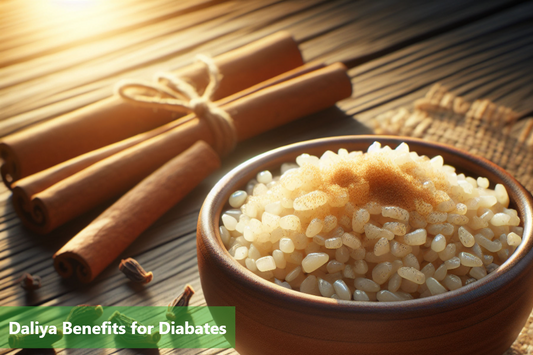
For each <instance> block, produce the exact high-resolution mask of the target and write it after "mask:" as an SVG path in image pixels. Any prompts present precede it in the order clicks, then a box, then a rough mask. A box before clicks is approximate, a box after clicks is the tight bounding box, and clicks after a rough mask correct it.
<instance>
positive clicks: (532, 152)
mask: <svg viewBox="0 0 533 355" xmlns="http://www.w3.org/2000/svg"><path fill="white" fill-rule="evenodd" d="M519 117H520V116H519V114H518V113H516V112H515V111H513V110H512V109H510V108H508V107H504V106H498V105H496V104H494V103H493V102H491V101H489V100H477V101H474V102H472V103H470V102H467V101H465V100H464V99H463V98H461V97H459V96H456V95H454V94H453V93H451V92H449V91H448V90H447V89H445V88H444V87H443V86H441V85H438V84H437V85H435V86H433V87H432V88H431V89H430V91H429V92H428V93H427V94H426V96H425V97H424V98H422V99H419V100H417V101H415V103H414V107H413V108H412V109H406V108H401V109H397V110H393V111H389V112H386V113H384V114H382V115H379V116H377V117H375V118H374V119H372V120H370V122H369V123H368V124H369V125H370V126H371V128H372V129H373V130H374V132H375V133H376V134H391V135H399V136H410V137H416V138H422V139H425V140H429V141H437V142H441V143H446V144H449V145H453V146H455V147H458V148H462V149H464V150H466V151H469V152H470V153H473V154H478V155H480V156H483V157H485V158H487V159H489V160H490V161H492V162H494V163H495V164H498V165H499V166H501V167H503V168H505V169H506V170H507V171H508V172H510V173H511V174H512V175H513V176H514V177H515V178H516V179H517V180H518V181H520V182H521V183H522V185H524V186H525V187H526V188H527V189H528V190H529V191H533V164H532V162H533V161H532V160H533V135H532V134H531V133H532V129H533V118H529V119H527V120H520V124H519V125H518V124H517V122H518V121H517V120H518V118H519ZM518 126H520V127H519V129H516V128H517V127H518ZM518 354H520V355H526V354H533V313H532V314H531V315H530V317H529V319H528V321H527V323H526V325H525V326H524V329H522V332H521V333H520V335H519V336H518V338H517V339H516V341H515V342H514V344H513V345H512V347H511V348H510V349H509V350H508V351H506V352H505V354H504V355H518Z"/></svg>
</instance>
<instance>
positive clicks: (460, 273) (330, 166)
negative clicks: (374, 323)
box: [220, 142, 523, 302]
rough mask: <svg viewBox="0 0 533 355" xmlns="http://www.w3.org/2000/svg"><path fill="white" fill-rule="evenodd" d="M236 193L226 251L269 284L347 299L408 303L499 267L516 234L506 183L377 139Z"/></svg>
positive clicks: (264, 177) (307, 159)
mask: <svg viewBox="0 0 533 355" xmlns="http://www.w3.org/2000/svg"><path fill="white" fill-rule="evenodd" d="M296 163H297V164H294V163H286V164H283V165H282V167H281V174H282V175H281V176H273V175H272V173H271V172H270V171H262V172H260V173H259V174H257V177H256V179H254V180H252V181H251V182H250V183H249V184H248V185H247V188H246V190H247V191H236V192H234V193H233V194H232V195H231V197H230V199H229V204H230V205H231V207H232V208H233V209H231V210H228V211H227V212H225V213H224V214H223V215H222V218H221V220H222V226H221V227H220V235H221V239H222V242H223V243H224V245H225V246H226V248H227V249H228V251H229V253H230V254H231V256H232V257H234V258H235V260H236V261H237V262H239V263H240V264H241V265H243V266H244V267H246V268H248V269H249V270H250V271H251V272H253V273H255V274H257V275H259V276H261V277H263V278H265V279H267V280H270V281H272V282H275V283H276V284H278V285H280V286H282V287H286V288H290V289H293V290H299V291H301V292H305V293H308V294H312V295H317V296H323V297H330V298H334V299H340V300H354V301H360V302H365V301H380V302H394V301H405V300H410V299H413V298H421V297H428V296H432V295H438V294H441V293H445V292H448V291H453V290H456V289H458V288H460V287H462V286H465V285H468V284H470V283H472V282H475V281H477V280H479V279H481V278H483V277H485V276H486V275H487V274H489V273H492V272H494V271H495V270H497V269H498V267H499V266H500V265H501V264H502V263H503V262H504V261H505V260H507V259H508V258H509V256H510V255H511V254H512V253H513V252H514V251H515V249H516V248H517V247H518V246H519V245H520V243H521V242H522V234H523V228H522V227H519V224H520V218H519V217H518V214H517V212H516V211H515V210H513V209H509V208H508V207H509V196H508V194H507V191H506V190H505V187H504V186H503V185H500V184H497V185H496V186H495V188H494V189H489V185H490V182H489V180H488V179H486V178H484V177H478V178H477V179H474V178H471V177H467V176H465V175H464V174H457V173H456V172H455V168H453V167H451V166H448V165H444V160H443V159H442V157H441V156H436V157H434V158H432V159H429V158H427V157H425V156H419V155H418V154H417V153H415V152H410V151H409V147H408V146H407V144H405V143H402V144H400V145H399V146H398V147H397V148H396V149H394V150H393V149H391V148H390V147H388V146H386V147H381V146H380V144H379V143H377V142H376V143H374V144H372V145H371V146H370V147H369V148H368V151H367V153H363V152H348V151H347V150H346V149H340V150H339V151H338V153H337V154H336V153H334V152H331V151H327V152H325V153H324V154H323V155H322V156H321V157H320V158H319V157H316V156H312V155H308V154H302V155H300V156H299V157H298V158H297V159H296Z"/></svg>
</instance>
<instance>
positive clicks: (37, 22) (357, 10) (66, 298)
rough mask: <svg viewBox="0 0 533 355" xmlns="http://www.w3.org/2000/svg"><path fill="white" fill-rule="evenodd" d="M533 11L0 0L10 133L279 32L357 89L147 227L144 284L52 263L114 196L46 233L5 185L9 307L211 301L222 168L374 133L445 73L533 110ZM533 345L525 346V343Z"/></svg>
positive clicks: (138, 249)
mask: <svg viewBox="0 0 533 355" xmlns="http://www.w3.org/2000/svg"><path fill="white" fill-rule="evenodd" d="M532 19H533V1H504V0H484V1H474V0H460V1H459V0H448V1H439V0H431V1H430V0H402V1H393V0H380V1H375V0H358V1H346V0H344V1H343V0H336V1H328V0H310V1H303V0H302V1H280V0H254V1H231V0H230V1H208V0H181V1H173V0H151V1H142V0H115V1H104V0H78V1H72V0H70V1H69V0H38V1H36V0H2V1H0V136H4V135H7V134H9V133H10V132H14V131H16V130H20V129H23V128H24V127H26V126H29V125H31V124H34V123H37V122H39V121H42V120H47V119H50V118H53V117H54V116H57V115H59V114H61V113H64V112H68V111H71V110H73V109H76V108H78V107H82V106H84V105H87V104H89V103H92V102H94V101H97V100H99V99H102V98H105V97H107V96H109V95H110V94H111V93H112V84H113V83H115V82H116V81H117V80H119V79H121V78H150V77H151V75H152V74H153V73H154V72H156V71H158V70H169V69H174V68H178V67H181V66H183V65H186V64H189V63H191V62H192V61H193V60H194V56H195V55H196V54H198V53H207V54H210V55H217V54H219V53H223V52H226V51H228V50H230V49H233V48H236V47H239V46H241V45H243V44H246V43H249V42H251V41H253V40H255V39H258V38H261V37H264V36H266V35H268V34H271V33H274V32H276V31H279V30H287V31H290V32H291V33H292V34H293V35H294V37H295V39H296V40H297V41H298V43H299V45H300V49H301V51H302V53H303V56H304V59H305V60H306V61H310V60H322V61H324V62H326V63H333V62H336V61H342V62H344V63H345V64H346V65H347V66H348V67H349V68H350V69H349V75H350V77H351V80H352V83H353V89H354V94H353V96H352V97H351V98H349V99H346V100H343V101H341V102H339V103H338V105H337V107H332V108H330V109H327V110H324V111H322V112H319V113H317V114H314V115H311V116H309V117H304V118H302V119H300V120H298V121H296V122H293V123H291V124H289V125H287V126H284V127H281V128H279V129H276V130H275V131H272V132H268V133H265V134H263V135H261V136H259V137H257V138H254V139H253V140H252V141H247V142H243V143H242V144H239V146H238V147H237V151H236V152H234V153H233V154H231V155H230V156H229V157H227V158H226V159H225V161H224V164H223V167H222V169H220V170H219V171H217V172H216V173H215V174H213V175H212V176H211V177H209V178H208V179H207V180H206V181H204V182H203V183H202V184H201V185H200V186H199V187H198V188H196V189H195V190H194V191H193V192H192V193H191V194H190V195H189V196H188V197H186V198H185V199H184V200H183V201H182V202H180V203H179V204H178V205H176V206H175V207H174V208H172V209H171V210H170V211H169V212H168V213H166V214H165V215H164V216H163V217H162V218H161V219H160V220H158V221H157V222H156V223H155V224H154V225H153V226H152V227H150V228H149V229H148V230H147V231H146V232H144V233H143V234H142V235H141V236H140V237H139V239H138V240H137V241H136V242H135V243H134V244H133V245H132V246H131V247H129V248H128V249H127V251H126V252H125V253H124V257H127V256H129V257H134V258H136V259H137V260H138V261H139V262H140V263H141V264H142V265H143V266H145V268H146V269H147V270H151V271H153V272H154V275H155V276H154V281H153V282H152V283H150V284H149V285H147V286H145V287H142V286H141V287H137V286H136V285H132V284H130V283H129V282H128V281H127V280H126V279H125V278H124V276H123V275H122V274H121V273H120V272H119V270H118V268H117V266H118V261H116V262H115V263H113V264H112V265H111V266H110V267H109V268H108V269H107V270H106V271H105V272H103V273H102V274H101V275H100V276H99V277H98V278H97V279H96V281H94V282H93V283H91V284H90V285H80V284H79V283H77V282H75V281H73V280H62V279H61V278H60V277H59V276H58V275H57V274H56V272H55V271H54V269H53V266H52V255H53V253H54V252H55V251H57V250H58V249H59V247H61V246H62V245H63V244H64V243H65V242H66V241H67V240H69V239H70V238H71V237H72V236H74V235H75V234H76V233H77V232H78V231H79V230H81V229H82V228H83V227H84V226H85V225H86V224H88V223H89V222H90V221H91V219H93V218H95V217H96V216H97V215H98V213H99V212H101V211H102V209H103V208H104V207H105V206H102V208H101V209H99V210H98V211H93V212H91V213H89V214H87V215H85V216H83V217H81V218H78V219H77V220H75V221H73V222H71V223H69V224H67V225H66V226H64V227H61V228H60V229H58V230H56V231H54V232H53V233H50V234H49V235H46V236H39V235H35V234H33V233H31V232H29V231H27V230H26V229H24V228H23V227H22V225H21V223H20V221H19V219H18V217H17V216H16V214H15V212H14V211H13V208H12V204H11V201H10V196H11V192H10V191H9V190H7V189H6V188H5V187H3V185H2V187H0V209H1V210H2V211H1V212H0V215H1V217H0V306H22V305H77V304H81V303H89V304H102V305H129V306H130V305H131V306H133V305H158V306H162V305H166V304H167V303H168V302H169V300H171V299H172V298H174V297H175V296H176V295H177V294H178V293H179V292H180V290H182V288H183V285H184V284H186V283H190V284H191V285H192V286H193V287H194V288H195V289H196V291H197V293H196V295H195V296H194V297H193V299H192V302H191V303H192V305H204V304H205V300H204V298H203V294H202V288H201V285H200V280H199V276H198V269H197V263H196V245H195V233H196V221H197V216H198V212H199V209H200V207H201V204H202V202H203V199H204V197H205V196H206V194H207V193H208V192H209V190H210V188H211V187H212V186H213V185H214V184H215V182H216V181H217V180H218V179H220V177H221V176H223V175H224V174H225V173H226V172H227V171H229V170H230V169H232V168H233V167H235V166H236V165H237V164H239V163H241V162H243V161H245V160H246V159H248V158H250V157H252V156H254V155H256V154H258V153H261V152H264V151H266V150H269V149H272V148H276V147H279V146H282V145H285V144H289V143H293V142H297V141H301V140H307V139H312V138H318V137H325V136H336V135H348V134H365V133H371V130H370V129H369V128H368V127H367V126H366V125H365V123H368V120H369V119H371V118H372V117H374V116H376V115H378V114H380V113H383V112H385V111H387V110H389V109H392V108H397V107H400V106H404V105H408V104H410V103H412V102H413V100H415V99H417V98H420V97H422V96H423V95H424V94H425V92H426V91H427V90H428V89H429V87H430V86H432V85H433V84H434V83H436V82H440V83H443V84H444V85H445V86H447V87H448V88H449V89H450V90H451V91H453V92H454V93H457V94H460V95H463V96H465V97H466V99H469V100H473V99H476V98H488V99H491V100H493V101H495V102H496V103H498V104H503V105H507V106H509V107H511V108H513V109H515V110H517V111H518V112H520V113H521V114H522V115H523V116H526V115H528V114H531V113H532V112H533V100H532V99H531V97H532V94H533V65H532V64H533V21H532ZM23 272H30V273H32V274H37V275H40V276H41V277H42V280H43V286H42V288H41V289H39V290H37V291H36V292H35V293H34V294H28V293H26V292H25V291H24V290H23V289H22V288H20V286H19V285H18V284H17V282H16V281H17V278H19V277H20V275H21V274H22V273H23ZM529 350H530V347H529V345H528V344H522V345H521V346H520V347H517V348H516V349H514V350H513V352H514V353H515V354H529ZM8 352H9V351H8ZM16 352H17V351H12V353H16ZM59 352H60V353H68V354H89V353H90V354H93V353H106V354H107V353H115V352H121V353H135V351H133V350H115V349H107V350H98V351H97V350H81V349H80V350H61V351H59ZM150 353H151V352H150ZM155 353H157V352H155ZM159 353H161V354H166V353H184V354H185V353H188V354H196V353H224V354H226V353H228V354H229V353H235V352H234V351H233V350H224V351H219V350H206V351H202V350H194V349H192V350H169V349H161V350H159Z"/></svg>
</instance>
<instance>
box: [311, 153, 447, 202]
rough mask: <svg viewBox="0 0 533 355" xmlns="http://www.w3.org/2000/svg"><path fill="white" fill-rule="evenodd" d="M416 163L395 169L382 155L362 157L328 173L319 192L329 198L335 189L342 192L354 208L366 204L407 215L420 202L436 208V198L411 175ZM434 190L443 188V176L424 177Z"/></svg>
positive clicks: (333, 194)
mask: <svg viewBox="0 0 533 355" xmlns="http://www.w3.org/2000/svg"><path fill="white" fill-rule="evenodd" d="M416 166H417V164H416V163H408V164H404V165H402V167H401V168H400V167H398V166H397V165H396V164H394V163H393V162H392V161H391V160H390V158H389V157H388V156H386V155H385V154H372V155H368V154H363V155H361V156H360V157H358V158H357V159H355V160H351V161H342V162H340V163H338V164H336V165H335V166H334V168H333V169H332V170H331V171H328V172H327V174H325V176H324V178H323V182H324V183H323V184H322V186H321V188H320V190H322V191H324V192H326V193H327V194H328V195H330V196H331V197H333V196H336V195H337V194H338V191H339V187H342V188H345V189H347V191H348V194H349V196H350V202H351V203H352V204H353V205H354V206H361V207H362V206H364V205H365V204H366V203H368V202H370V201H374V202H378V203H379V204H381V205H382V206H398V207H401V208H403V209H406V210H408V211H413V210H415V208H416V205H415V201H416V200H423V201H425V202H427V203H430V204H432V205H436V204H437V201H436V196H434V194H433V193H432V192H431V191H430V190H428V189H427V188H424V186H423V181H421V179H420V178H418V177H417V176H416V174H415V171H416V169H415V167H416ZM428 178H429V179H431V180H432V181H433V182H434V184H435V186H436V187H437V188H442V187H445V186H444V185H446V183H445V182H446V177H445V176H444V175H443V174H431V175H430V176H428Z"/></svg>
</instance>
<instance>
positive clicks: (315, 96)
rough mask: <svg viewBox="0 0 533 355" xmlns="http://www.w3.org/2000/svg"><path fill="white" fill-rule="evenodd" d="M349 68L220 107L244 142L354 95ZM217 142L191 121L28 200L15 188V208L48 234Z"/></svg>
mask: <svg viewBox="0 0 533 355" xmlns="http://www.w3.org/2000/svg"><path fill="white" fill-rule="evenodd" d="M351 91H352V85H351V82H350V78H349V77H348V76H347V74H346V68H345V67H344V65H342V64H340V63H337V64H332V65H330V66H328V67H325V68H322V69H318V70H315V71H312V72H310V73H307V74H304V75H301V76H299V77H296V78H293V79H291V80H288V81H285V82H282V83H279V84H276V85H273V86H271V87H268V88H266V89H263V90H259V91H257V92H255V93H252V94H250V95H248V96H244V97H242V98H239V99H237V100H235V101H231V102H228V103H227V104H225V105H222V106H221V107H222V108H223V109H224V110H226V111H227V112H228V113H229V114H230V116H231V117H232V119H233V122H234V125H235V129H236V133H237V137H238V140H239V141H242V140H245V139H248V138H250V137H253V136H255V135H257V134H259V133H262V132H265V131H267V130H270V129H272V128H274V127H278V126H280V125H283V124H285V123H287V122H290V121H292V120H294V119H296V118H299V117H302V116H305V115H308V114H310V113H313V112H316V111H319V110H322V109H325V108H327V107H329V106H332V105H334V104H335V103H336V102H337V101H339V100H341V99H344V98H346V97H349V96H350V95H351ZM200 139H201V140H205V141H206V142H207V143H209V144H211V145H212V144H213V143H214V135H213V133H212V132H211V128H210V126H209V124H208V123H207V122H205V121H204V120H200V119H198V118H192V119H190V120H188V121H186V123H184V124H182V125H180V126H177V127H175V128H172V129H169V130H167V131H165V132H163V133H161V134H158V135H156V136H153V137H151V138H149V139H147V140H144V141H142V142H140V143H138V144H135V145H133V146H130V147H128V148H127V149H124V150H122V151H119V152H118V153H116V154H114V155H111V156H109V157H107V158H105V159H103V160H100V161H98V162H96V163H95V164H93V165H91V166H89V167H87V168H85V169H83V170H81V171H79V172H77V173H75V174H73V175H71V176H69V177H67V178H66V179H64V180H62V181H60V182H58V183H56V184H54V185H53V186H50V187H49V188H47V189H45V190H43V191H41V192H39V193H37V194H35V195H33V196H31V197H30V196H28V195H26V194H25V192H24V190H23V189H22V188H20V189H19V188H17V186H15V188H14V189H13V202H14V204H15V209H16V211H17V213H18V214H19V216H20V217H21V219H22V220H23V222H24V223H25V225H26V226H27V227H29V228H30V229H32V230H34V231H36V232H38V233H47V232H49V231H51V230H53V229H54V228H56V227H58V226H60V225H62V224H63V223H65V222H67V221H69V220H71V219H72V218H74V217H76V216H79V215H80V214H82V213H84V212H86V211H88V210H90V209H92V208H94V207H96V206H97V205H99V204H100V203H102V202H105V201H106V200H108V199H110V198H112V197H115V196H118V195H120V194H121V193H124V192H126V191H127V190H129V189H130V188H131V187H133V186H134V185H135V184H136V183H138V182H139V181H141V180H142V179H143V178H144V177H146V176H147V175H149V174H150V173H152V172H153V171H154V170H156V169H157V168H158V167H159V166H161V165H162V164H164V163H165V162H166V161H168V160H169V159H171V158H172V157H174V156H176V155H177V154H179V153H180V152H182V151H184V150H185V149H186V148H187V147H189V146H190V145H192V144H193V143H195V142H196V141H198V140H200Z"/></svg>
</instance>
